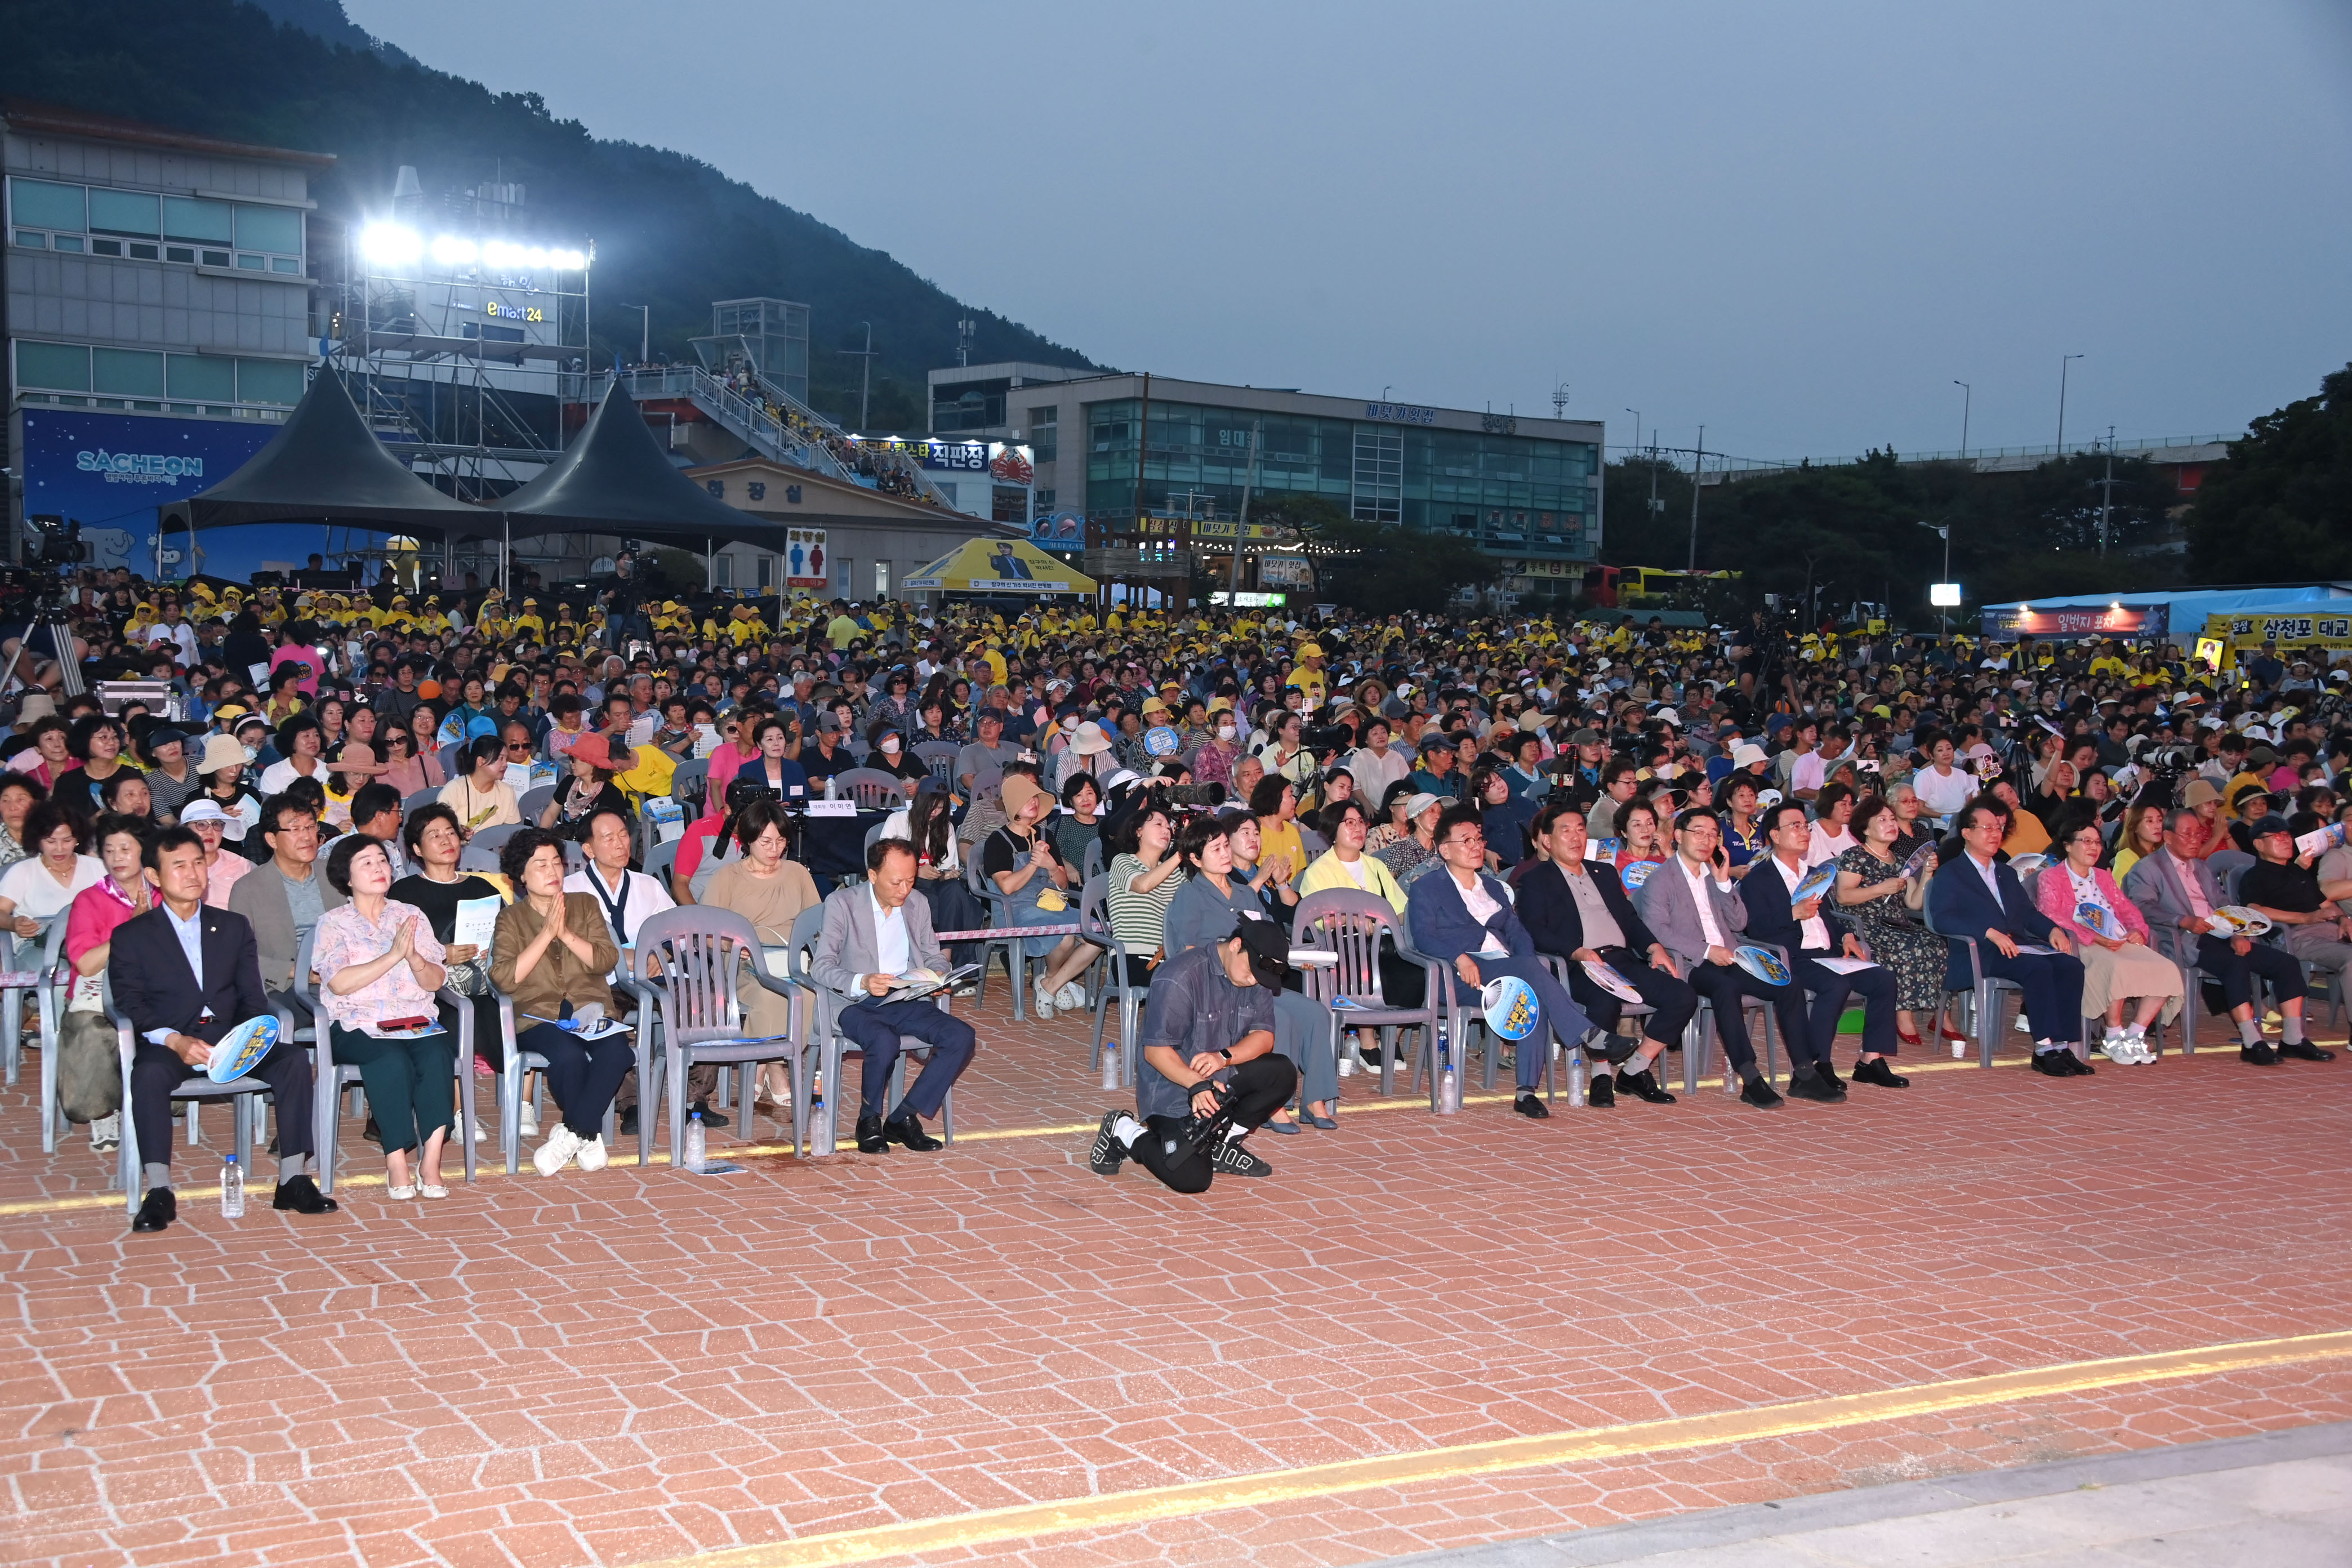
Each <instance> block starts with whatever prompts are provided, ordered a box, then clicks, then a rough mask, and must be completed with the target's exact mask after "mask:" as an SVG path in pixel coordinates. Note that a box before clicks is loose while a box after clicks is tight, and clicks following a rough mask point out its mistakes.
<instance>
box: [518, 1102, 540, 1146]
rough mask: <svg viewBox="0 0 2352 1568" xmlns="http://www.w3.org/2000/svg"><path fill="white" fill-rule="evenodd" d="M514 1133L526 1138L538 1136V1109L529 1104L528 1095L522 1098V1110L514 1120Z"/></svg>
mask: <svg viewBox="0 0 2352 1568" xmlns="http://www.w3.org/2000/svg"><path fill="white" fill-rule="evenodd" d="M515 1131H518V1132H520V1133H521V1134H522V1135H523V1136H524V1137H526V1138H536V1137H538V1136H539V1107H537V1106H535V1105H533V1104H532V1103H531V1102H530V1096H529V1095H525V1096H524V1097H523V1101H522V1110H521V1111H520V1114H518V1115H517V1117H516V1118H515Z"/></svg>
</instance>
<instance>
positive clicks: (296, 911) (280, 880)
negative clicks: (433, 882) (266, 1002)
mask: <svg viewBox="0 0 2352 1568" xmlns="http://www.w3.org/2000/svg"><path fill="white" fill-rule="evenodd" d="M261 837H262V841H263V842H264V843H266V844H268V846H269V858H268V859H267V860H264V861H263V862H262V863H261V864H260V865H258V866H256V867H255V868H253V869H252V870H251V871H249V872H247V873H246V874H245V875H244V876H242V877H239V878H238V879H236V887H234V888H231V889H229V895H228V907H229V908H230V909H231V910H234V911H235V912H236V913H237V914H240V915H243V916H244V917H245V918H246V919H247V920H248V921H251V922H253V944H254V946H255V948H256V949H257V950H258V952H259V954H260V958H261V984H262V987H263V989H265V990H266V991H268V993H269V995H270V1000H271V1001H272V1002H273V1003H276V1002H282V1001H284V1000H286V998H287V994H288V993H289V992H291V991H292V990H293V986H294V959H295V955H296V954H297V953H299V952H301V950H302V939H303V938H304V937H305V936H308V935H309V934H310V932H311V931H313V930H315V929H317V927H318V924H319V921H320V917H321V916H323V915H324V914H325V913H326V912H327V911H328V910H336V909H341V908H342V906H343V905H344V904H345V903H347V902H349V901H350V900H347V899H345V898H344V897H343V895H342V894H341V893H339V892H337V891H335V888H334V884H333V883H331V882H330V881H328V880H327V879H326V876H325V875H324V873H323V872H322V871H321V870H320V866H319V819H318V818H317V817H315V816H311V815H310V807H309V806H307V805H303V804H302V803H301V802H300V801H299V800H297V799H295V798H294V797H293V796H291V795H271V796H270V797H269V798H268V800H266V801H264V802H262V805H261Z"/></svg>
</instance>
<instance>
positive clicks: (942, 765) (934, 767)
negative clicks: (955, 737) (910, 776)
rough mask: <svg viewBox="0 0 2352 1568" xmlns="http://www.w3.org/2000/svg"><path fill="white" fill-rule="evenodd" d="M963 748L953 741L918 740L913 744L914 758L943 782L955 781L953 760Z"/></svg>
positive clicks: (950, 782)
mask: <svg viewBox="0 0 2352 1568" xmlns="http://www.w3.org/2000/svg"><path fill="white" fill-rule="evenodd" d="M962 750H963V748H962V747H961V746H959V745H957V744H956V743H955V742H953V741H920V742H916V745H915V760H916V761H917V762H919V763H922V764H923V766H924V767H925V768H927V769H929V771H930V775H931V776H932V777H933V778H935V779H938V780H940V782H941V783H943V784H953V783H954V782H955V760H956V757H957V755H958V753H960V752H962Z"/></svg>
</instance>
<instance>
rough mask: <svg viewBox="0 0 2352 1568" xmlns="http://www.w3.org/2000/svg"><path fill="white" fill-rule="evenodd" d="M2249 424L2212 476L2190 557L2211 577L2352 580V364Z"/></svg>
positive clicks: (2193, 524)
mask: <svg viewBox="0 0 2352 1568" xmlns="http://www.w3.org/2000/svg"><path fill="white" fill-rule="evenodd" d="M2319 387H2320V391H2319V395H2318V396H2316V397H2306V398H2304V399H2302V400H2301V401H2300V402H2296V403H2290V404H2288V405H2286V406H2285V407H2284V408H2282V409H2279V410H2278V411H2277V412H2275V413H2272V414H2265V415H2263V416H2262V417H2261V418H2259V419H2257V420H2255V421H2254V422H2253V424H2252V426H2248V430H2247V435H2246V437H2245V439H2243V440H2241V441H2232V442H2231V443H2230V456H2229V458H2227V459H2226V460H2225V461H2223V462H2221V463H2219V464H2217V465H2215V466H2214V467H2213V468H2210V469H2208V470H2207V471H2206V474H2205V481H2204V483H2203V484H2202V485H2201V486H2200V488H2199V489H2198V492H2197V503H2196V505H2195V506H2194V507H2193V508H2192V509H2191V510H2190V511H2189V560H2190V561H2191V562H2192V563H2194V565H2195V568H2196V572H2197V575H2198V577H2199V578H2200V580H2201V581H2204V582H2209V583H2278V582H2296V581H2309V580H2314V579H2319V578H2336V577H2347V576H2352V365H2347V366H2345V367H2344V368H2343V369H2342V370H2339V371H2336V372H2334V373H2333V374H2330V375H2328V376H2327V377H2326V379H2325V380H2323V381H2322V382H2321V383H2320V384H2319Z"/></svg>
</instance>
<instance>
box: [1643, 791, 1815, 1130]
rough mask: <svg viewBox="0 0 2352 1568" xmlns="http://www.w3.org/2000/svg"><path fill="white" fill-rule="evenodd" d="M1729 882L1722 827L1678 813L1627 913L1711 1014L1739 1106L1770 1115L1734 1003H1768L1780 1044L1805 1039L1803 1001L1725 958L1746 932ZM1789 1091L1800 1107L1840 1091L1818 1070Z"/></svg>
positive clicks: (1775, 1094)
mask: <svg viewBox="0 0 2352 1568" xmlns="http://www.w3.org/2000/svg"><path fill="white" fill-rule="evenodd" d="M1730 877H1731V870H1730V865H1729V861H1728V860H1727V858H1726V857H1725V856H1724V854H1723V828H1722V825H1721V824H1720V823H1718V822H1717V820H1716V819H1715V816H1714V815H1713V814H1712V813H1710V812H1705V811H1692V812H1685V814H1684V815H1682V816H1678V817H1676V818H1675V852H1674V854H1673V855H1672V856H1670V857H1669V858H1667V860H1666V863H1665V864H1664V865H1663V866H1661V867H1659V868H1657V869H1656V870H1655V871H1654V872H1652V873H1651V874H1650V879H1649V880H1647V881H1645V882H1643V884H1642V886H1641V887H1640V889H1637V890H1636V891H1635V892H1634V894H1633V909H1634V910H1635V912H1636V913H1638V914H1639V915H1640V916H1641V917H1642V923H1643V924H1644V925H1646V926H1648V927H1649V928H1650V934H1651V935H1652V936H1654V937H1655V938H1656V939H1657V940H1658V945H1660V946H1661V947H1663V948H1664V949H1665V950H1666V951H1667V952H1670V953H1672V954H1674V956H1675V962H1676V963H1679V964H1680V965H1681V966H1682V972H1683V973H1684V975H1685V977H1686V978H1687V979H1688V980H1689V981H1690V985H1691V989H1692V990H1694V991H1696V992H1697V993H1698V994H1700V995H1701V996H1703V997H1705V998H1706V1000H1707V1002H1708V1003H1709V1004H1710V1005H1711V1006H1712V1007H1713V1010H1714V1013H1715V1032H1716V1035H1717V1037H1718V1038H1719V1039H1721V1041H1722V1042H1723V1054H1724V1058H1725V1059H1726V1060H1727V1061H1728V1062H1729V1063H1730V1064H1731V1065H1730V1068H1729V1070H1730V1071H1733V1072H1736V1073H1738V1075H1739V1079H1740V1090H1739V1098H1740V1099H1741V1100H1745V1101H1746V1102H1747V1103H1748V1104H1749V1105H1752V1106H1754V1107H1756V1109H1758V1110H1776V1109H1778V1108H1779V1107H1780V1105H1781V1104H1782V1103H1783V1102H1782V1100H1781V1099H1780V1091H1779V1090H1777V1089H1774V1088H1773V1087H1772V1085H1771V1083H1770V1081H1769V1080H1768V1079H1766V1078H1765V1077H1764V1075H1763V1074H1762V1073H1760V1072H1759V1071H1757V1070H1756V1047H1754V1046H1752V1045H1750V1044H1749V1043H1748V1017H1747V1015H1746V1013H1744V1012H1743V1011H1742V1010H1741V1007H1740V1002H1741V999H1742V998H1743V997H1748V996H1759V997H1762V998H1763V999H1764V1000H1766V1001H1768V1002H1769V1003H1770V1004H1771V1005H1772V1010H1773V1012H1774V1013H1775V1014H1776V1015H1778V1016H1779V1018H1780V1037H1781V1038H1783V1039H1787V1040H1810V1039H1811V1035H1810V1034H1808V1033H1807V1032H1806V1031H1807V1028H1808V1025H1807V1023H1806V1019H1805V998H1804V996H1803V995H1802V994H1801V993H1800V992H1799V991H1798V988H1797V987H1796V986H1795V985H1793V984H1790V985H1774V984H1771V983H1770V982H1769V981H1764V980H1759V979H1758V978H1756V976H1754V975H1752V974H1750V973H1748V971H1746V970H1745V969H1742V968H1740V967H1739V961H1738V959H1737V958H1736V957H1734V956H1733V952H1732V950H1733V949H1734V948H1736V947H1738V945H1739V936H1740V933H1741V932H1742V931H1746V930H1747V929H1748V906H1747V905H1746V904H1745V903H1743V902H1741V900H1740V897H1739V889H1738V888H1737V887H1735V886H1734V885H1733V884H1732V882H1731V880H1730ZM1702 900H1704V901H1702ZM1832 1085H1834V1086H1835V1087H1832ZM1790 1090H1791V1092H1794V1093H1797V1094H1799V1096H1800V1097H1801V1098H1802V1099H1808V1100H1842V1099H1843V1098H1844V1095H1845V1089H1844V1086H1843V1084H1841V1083H1838V1082H1837V1080H1836V1079H1835V1078H1834V1077H1832V1076H1831V1075H1829V1074H1827V1073H1825V1072H1822V1070H1820V1069H1819V1068H1816V1070H1815V1072H1814V1073H1812V1074H1809V1075H1807V1076H1805V1077H1804V1078H1802V1079H1799V1078H1796V1077H1791V1078H1790Z"/></svg>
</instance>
